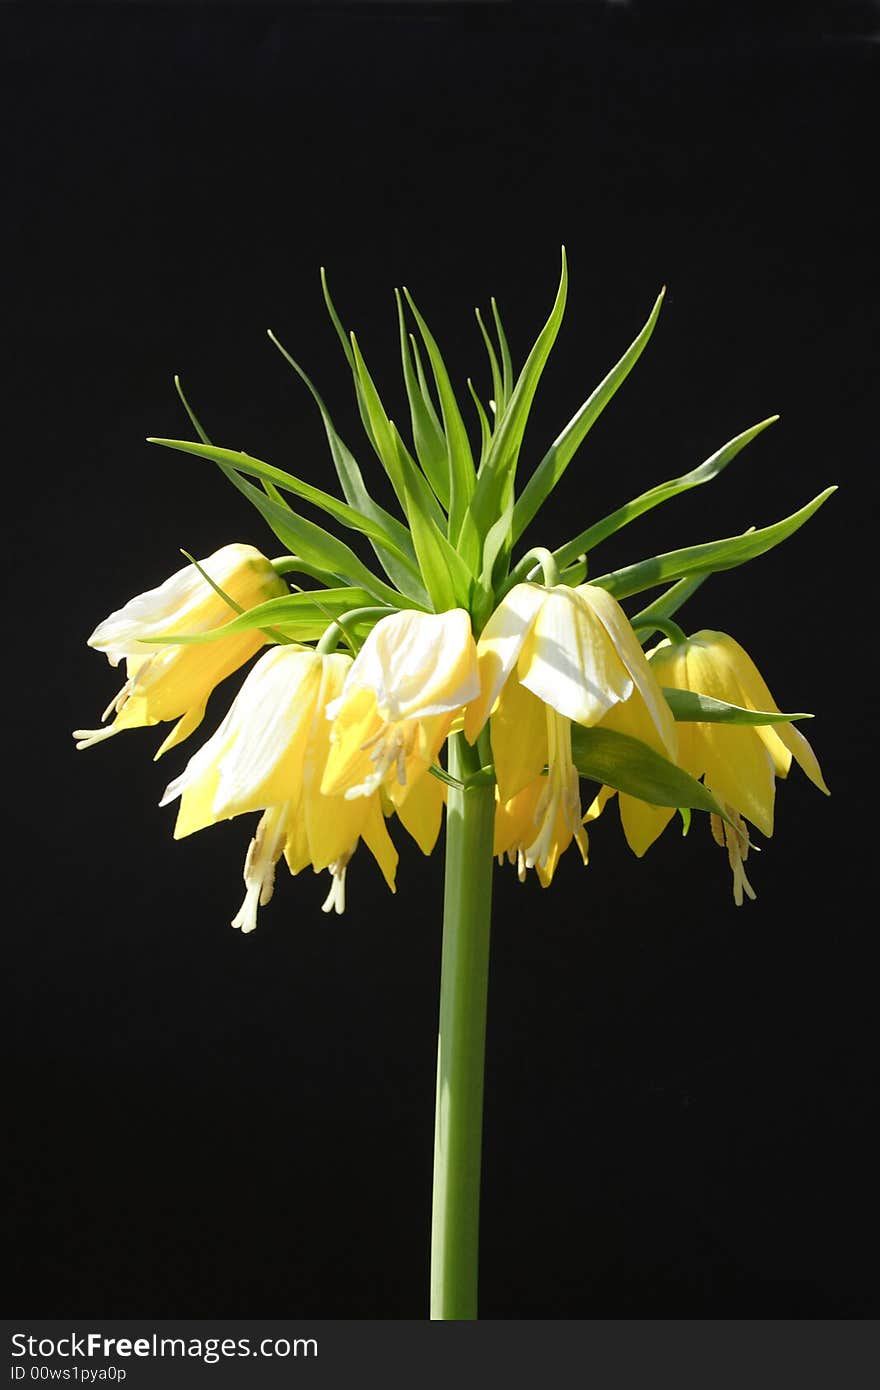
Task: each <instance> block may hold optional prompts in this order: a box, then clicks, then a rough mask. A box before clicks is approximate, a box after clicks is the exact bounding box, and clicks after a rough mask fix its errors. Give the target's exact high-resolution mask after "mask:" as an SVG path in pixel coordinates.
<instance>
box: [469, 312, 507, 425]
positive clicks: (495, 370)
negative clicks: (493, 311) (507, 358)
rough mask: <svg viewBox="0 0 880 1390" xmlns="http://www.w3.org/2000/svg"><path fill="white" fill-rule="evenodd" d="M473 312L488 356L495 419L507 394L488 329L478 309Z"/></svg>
mask: <svg viewBox="0 0 880 1390" xmlns="http://www.w3.org/2000/svg"><path fill="white" fill-rule="evenodd" d="M474 313H475V314H476V316H477V323H478V324H479V327H480V333H481V334H482V336H483V342H484V343H485V345H486V352H487V354H488V356H489V370H490V371H491V373H492V395H493V397H494V400H495V418H496V419H497V418H498V417H499V416H500V415H502V414H503V413H504V407H505V406H506V405H507V396H506V394H505V391H504V378H503V376H502V374H501V368H500V367H499V365H498V357H497V355H496V353H495V349H494V347H493V346H492V339H491V338H490V337H489V331H488V329H487V328H486V325H485V324H484V322H483V316H482V314H481V313H480V311H479V309H475V310H474Z"/></svg>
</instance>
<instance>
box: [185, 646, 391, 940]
mask: <svg viewBox="0 0 880 1390" xmlns="http://www.w3.org/2000/svg"><path fill="white" fill-rule="evenodd" d="M351 664H352V662H351V657H349V656H345V655H343V654H342V653H333V654H330V655H322V654H320V653H317V652H315V651H313V650H311V649H303V648H300V647H294V646H279V647H273V648H272V649H271V650H270V651H268V652H266V653H265V655H264V656H262V657H260V659H259V661H258V662H257V663H256V665H255V666H254V667H253V669H252V670H251V671H250V672H249V674H248V676H247V679H246V680H245V682H244V684H243V685H242V688H241V690H240V691H239V693H238V695H237V696H236V698H235V700H234V701H233V704H232V706H231V708H230V710H229V712H228V714H227V715H226V718H225V719H224V720H223V722H222V724H221V725H220V727H219V729H217V731H216V733H215V734H214V735H213V736H212V737H211V738H210V739H209V740H208V742H207V743H206V744H204V745H203V747H202V748H200V749H199V751H198V752H197V753H195V754H194V755H193V757H192V758H191V759H190V761H189V763H188V765H187V766H186V768H185V769H184V771H183V772H182V773H181V775H180V776H179V777H176V778H175V779H174V781H173V782H171V783H170V784H169V786H168V788H167V789H166V791H165V795H164V796H163V798H162V803H161V804H162V805H163V806H164V805H167V804H168V803H169V802H171V801H173V800H174V799H175V798H176V797H180V809H179V811H178V816H177V823H176V825H175V829H174V836H175V839H181V838H182V837H184V836H186V835H191V834H193V833H194V832H195V831H197V830H201V829H203V828H204V827H205V826H207V825H212V824H214V823H216V822H217V821H221V820H226V819H229V818H231V817H232V816H238V815H243V814H244V813H246V812H248V811H255V810H263V811H264V814H263V816H262V818H261V820H260V823H259V825H258V827H257V831H256V834H255V836H254V839H253V841H252V843H251V846H250V849H249V851H248V856H247V861H246V864H245V885H246V888H247V893H246V896H245V901H244V903H243V905H242V909H241V911H240V912H239V914H238V916H237V917H236V918H235V920H234V921H233V926H238V927H241V928H242V930H244V931H252V930H253V928H254V927H255V926H256V913H257V906H258V905H259V904H260V903H264V904H265V903H267V902H268V901H269V899H270V897H271V896H272V888H273V883H274V877H275V865H276V863H277V861H278V860H279V859H280V857H281V855H282V854H284V856H285V859H286V861H287V864H288V867H289V869H290V871H291V873H293V874H297V873H299V872H300V871H301V870H302V869H304V868H306V867H307V866H308V865H309V864H311V866H312V868H313V869H314V870H315V872H319V871H320V870H322V869H329V870H330V873H331V875H332V877H333V887H332V889H331V893H330V897H329V898H328V901H327V904H325V907H326V908H327V910H329V909H330V908H331V907H332V908H335V909H336V911H337V912H341V911H342V910H343V908H344V905H345V873H346V868H347V865H348V862H349V860H350V859H351V856H352V855H353V854H354V851H355V849H356V848H357V846H358V843H359V841H360V840H361V839H363V841H364V843H365V844H366V845H367V847H368V848H369V849H370V851H371V852H372V854H373V856H374V858H375V859H376V862H377V863H378V865H379V868H380V869H381V871H382V874H383V876H384V877H385V880H386V882H387V884H388V886H389V888H390V889H391V890H392V892H393V891H394V878H395V872H396V868H397V851H396V849H395V848H394V844H393V843H392V840H391V837H390V835H389V834H388V831H387V829H386V826H385V817H384V815H383V813H382V806H381V802H380V799H379V796H378V794H375V795H373V796H370V797H364V798H362V799H360V800H358V801H355V802H351V801H346V800H345V799H344V798H343V797H328V796H324V795H323V794H322V793H321V790H320V786H321V777H322V775H323V772H324V767H325V765H326V762H327V756H328V753H329V751H330V724H329V721H328V720H327V717H326V708H327V704H328V703H329V702H330V701H331V700H333V699H335V698H336V697H337V696H338V695H339V693H340V691H341V690H342V688H343V685H344V683H345V678H346V676H347V674H348V672H349V670H350V668H351Z"/></svg>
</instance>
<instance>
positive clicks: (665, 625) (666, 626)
mask: <svg viewBox="0 0 880 1390" xmlns="http://www.w3.org/2000/svg"><path fill="white" fill-rule="evenodd" d="M631 626H632V628H633V630H634V631H636V632H638V630H639V628H647V629H648V632H647V634H646V635H647V636H648V637H650V635H651V633H652V632H662V633H663V636H664V637H668V638H669V640H670V642H672V643H673V644H674V645H675V646H681V644H682V643H684V642H686V641H687V633H686V632H684V631H683V630H682V629H681V628H680V627H679V625H678V623H674V622H673V621H672V619H671V618H638V617H636V618H633V620H632V624H631ZM639 640H640V641H641V640H642V639H641V638H640V639H639Z"/></svg>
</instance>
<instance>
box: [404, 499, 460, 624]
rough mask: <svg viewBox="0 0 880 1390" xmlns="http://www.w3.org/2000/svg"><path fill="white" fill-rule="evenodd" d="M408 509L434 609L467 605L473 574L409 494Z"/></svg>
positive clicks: (414, 540) (420, 565)
mask: <svg viewBox="0 0 880 1390" xmlns="http://www.w3.org/2000/svg"><path fill="white" fill-rule="evenodd" d="M407 510H408V513H409V519H410V526H411V527H412V537H413V543H414V544H415V548H416V555H417V556H418V560H419V567H420V569H421V571H422V575H423V576H424V580H425V584H426V586H427V590H428V593H429V594H430V596H431V601H432V603H433V605H434V611H435V612H436V613H443V612H445V611H446V610H447V609H450V608H469V607H470V597H471V589H472V586H473V575H472V574H471V573H470V571H469V570H468V568H467V566H466V564H465V562H464V560H463V559H462V557H461V556H460V555H459V553H458V551H457V550H456V549H455V548H454V547H453V545H452V544H451V543H450V541H449V540H447V538H446V536H445V535H444V534H443V532H442V531H441V530H440V528H439V527H438V526H437V525H436V524H435V523H434V522H433V521H432V519H431V518H430V517H429V516H428V515H427V514H426V513H425V511H424V510H423V509H422V507H421V506H420V505H419V502H418V500H417V499H416V498H415V497H414V496H413V495H412V494H409V495H408V496H407Z"/></svg>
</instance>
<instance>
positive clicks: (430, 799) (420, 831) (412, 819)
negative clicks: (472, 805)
mask: <svg viewBox="0 0 880 1390" xmlns="http://www.w3.org/2000/svg"><path fill="white" fill-rule="evenodd" d="M445 801H446V788H445V786H444V785H443V783H442V782H441V781H440V780H439V779H438V778H437V777H431V776H427V777H422V778H420V780H419V781H418V782H417V783H416V785H415V786H414V787H413V788H412V789H411V790H410V793H409V795H408V796H407V797H406V798H405V799H404V800H403V802H402V803H401V805H400V806H398V808H397V814H398V817H399V819H400V822H401V824H402V825H403V827H404V829H405V830H407V831H408V832H409V834H410V835H412V837H413V839H414V840H415V842H416V844H417V845H418V847H419V849H420V850H421V851H422V853H423V854H430V853H431V851H432V849H433V848H434V846H435V844H436V843H437V836H438V835H439V834H440V822H441V821H442V819H443V806H444V803H445Z"/></svg>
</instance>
